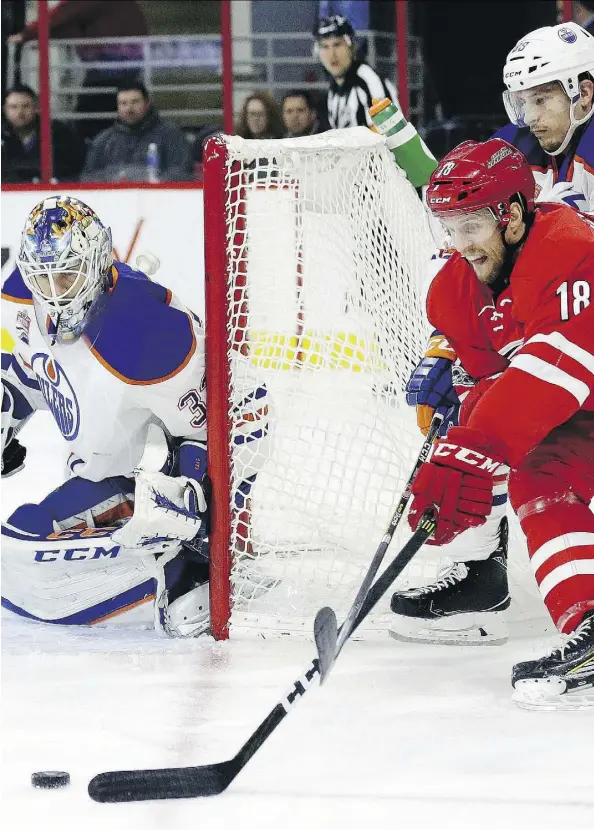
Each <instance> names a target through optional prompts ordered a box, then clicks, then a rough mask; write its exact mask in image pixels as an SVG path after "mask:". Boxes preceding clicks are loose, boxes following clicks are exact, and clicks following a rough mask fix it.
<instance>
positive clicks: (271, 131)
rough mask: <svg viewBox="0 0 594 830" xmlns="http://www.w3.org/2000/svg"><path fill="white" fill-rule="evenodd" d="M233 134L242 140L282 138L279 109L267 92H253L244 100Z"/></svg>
mask: <svg viewBox="0 0 594 830" xmlns="http://www.w3.org/2000/svg"><path fill="white" fill-rule="evenodd" d="M235 132H236V133H237V135H240V136H241V137H242V138H282V136H283V125H282V120H281V116H280V108H279V105H278V104H277V102H276V100H275V99H274V98H273V97H272V95H271V94H270V93H269V92H254V93H253V94H252V95H249V96H248V97H247V98H246V99H245V101H244V102H243V107H242V109H241V115H240V116H239V122H238V124H237V128H236V130H235Z"/></svg>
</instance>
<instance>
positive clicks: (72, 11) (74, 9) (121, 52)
mask: <svg viewBox="0 0 594 830" xmlns="http://www.w3.org/2000/svg"><path fill="white" fill-rule="evenodd" d="M49 29H50V38H52V39H53V38H57V39H60V38H105V39H106V40H109V39H111V38H114V37H143V36H145V35H147V34H148V29H147V25H146V21H145V18H144V14H143V11H142V7H141V4H140V3H139V2H137V0H60V2H59V3H58V4H57V5H56V6H55V7H54V8H52V9H50V11H49ZM37 34H38V25H37V20H34V21H32V22H31V23H29V25H28V26H25V28H24V29H23V30H22V32H19V33H18V34H15V35H11V36H10V37H9V38H8V40H9V42H10V43H17V44H20V43H27V41H29V40H37ZM76 51H77V54H78V57H79V58H80V60H81V61H86V62H88V63H90V62H94V63H99V62H102V63H105V64H106V66H105V68H104V69H103V68H102V69H89V70H87V71H86V72H85V77H84V81H83V87H101V86H107V87H110V86H111V87H114V86H117V84H118V82H119V81H121V80H122V79H123V78H126V79H127V80H128V81H130V80H132V79H133V78H135V77H136V76H137V75H138V71H137V70H135V71H130V70H125V69H122V68H121V67H120V68H117V69H113V68H109V63H112V62H115V61H118V62H122V61H141V60H142V57H143V49H142V44H140V43H118V44H115V43H94V44H88V45H81V46H79V47H78V48H77V50H76ZM115 108H116V102H115V96H114V95H113V93H112V92H94V93H89V94H88V95H80V96H79V100H78V106H77V112H80V113H87V112H89V113H90V112H114V110H115ZM109 124H110V120H109V119H107V120H106V119H105V118H103V119H81V120H80V122H79V132H80V133H81V135H83V136H84V137H85V138H93V137H94V136H95V135H97V133H98V132H99V131H100V130H103V129H105V128H106V127H108V126H109Z"/></svg>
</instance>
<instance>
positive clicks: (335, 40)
mask: <svg viewBox="0 0 594 830" xmlns="http://www.w3.org/2000/svg"><path fill="white" fill-rule="evenodd" d="M318 49H319V53H320V60H321V61H322V63H323V64H324V69H325V70H326V72H329V73H330V74H331V75H332V77H333V78H342V77H343V76H344V75H345V74H346V72H347V70H348V68H349V66H350V65H351V63H352V62H353V50H352V47H351V46H350V45H349V44H348V43H347V42H346V40H345V39H344V38H343V37H327V38H324V40H321V41H320V42H319V43H318Z"/></svg>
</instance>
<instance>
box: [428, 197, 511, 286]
mask: <svg viewBox="0 0 594 830" xmlns="http://www.w3.org/2000/svg"><path fill="white" fill-rule="evenodd" d="M443 225H444V227H445V229H446V232H447V234H448V236H449V241H450V243H451V245H452V247H453V248H455V249H456V250H457V251H459V252H460V254H461V255H462V256H463V257H464V259H465V260H466V261H467V262H468V263H469V264H470V266H471V267H472V269H473V271H474V273H475V274H476V276H477V279H478V280H479V281H480V282H482V283H484V284H485V285H489V284H490V283H492V282H493V281H494V280H495V279H496V278H497V276H498V274H499V271H500V270H501V266H502V265H503V263H504V260H505V245H504V244H503V237H502V234H501V230H500V229H499V226H498V223H497V220H496V219H495V217H494V216H493V214H492V213H491V211H490V210H488V209H486V210H479V211H476V212H475V213H468V214H465V215H464V214H463V215H461V216H459V217H457V218H449V217H448V218H447V219H445V220H443Z"/></svg>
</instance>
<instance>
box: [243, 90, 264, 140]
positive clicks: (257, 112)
mask: <svg viewBox="0 0 594 830" xmlns="http://www.w3.org/2000/svg"><path fill="white" fill-rule="evenodd" d="M245 118H246V122H247V125H248V129H249V131H250V132H251V134H252V135H253V136H254V138H260V136H263V135H265V134H266V130H267V129H268V113H267V112H266V107H265V106H264V104H263V103H262V101H259V100H258V99H257V98H252V100H251V101H249V102H248V105H247V109H246V113H245Z"/></svg>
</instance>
